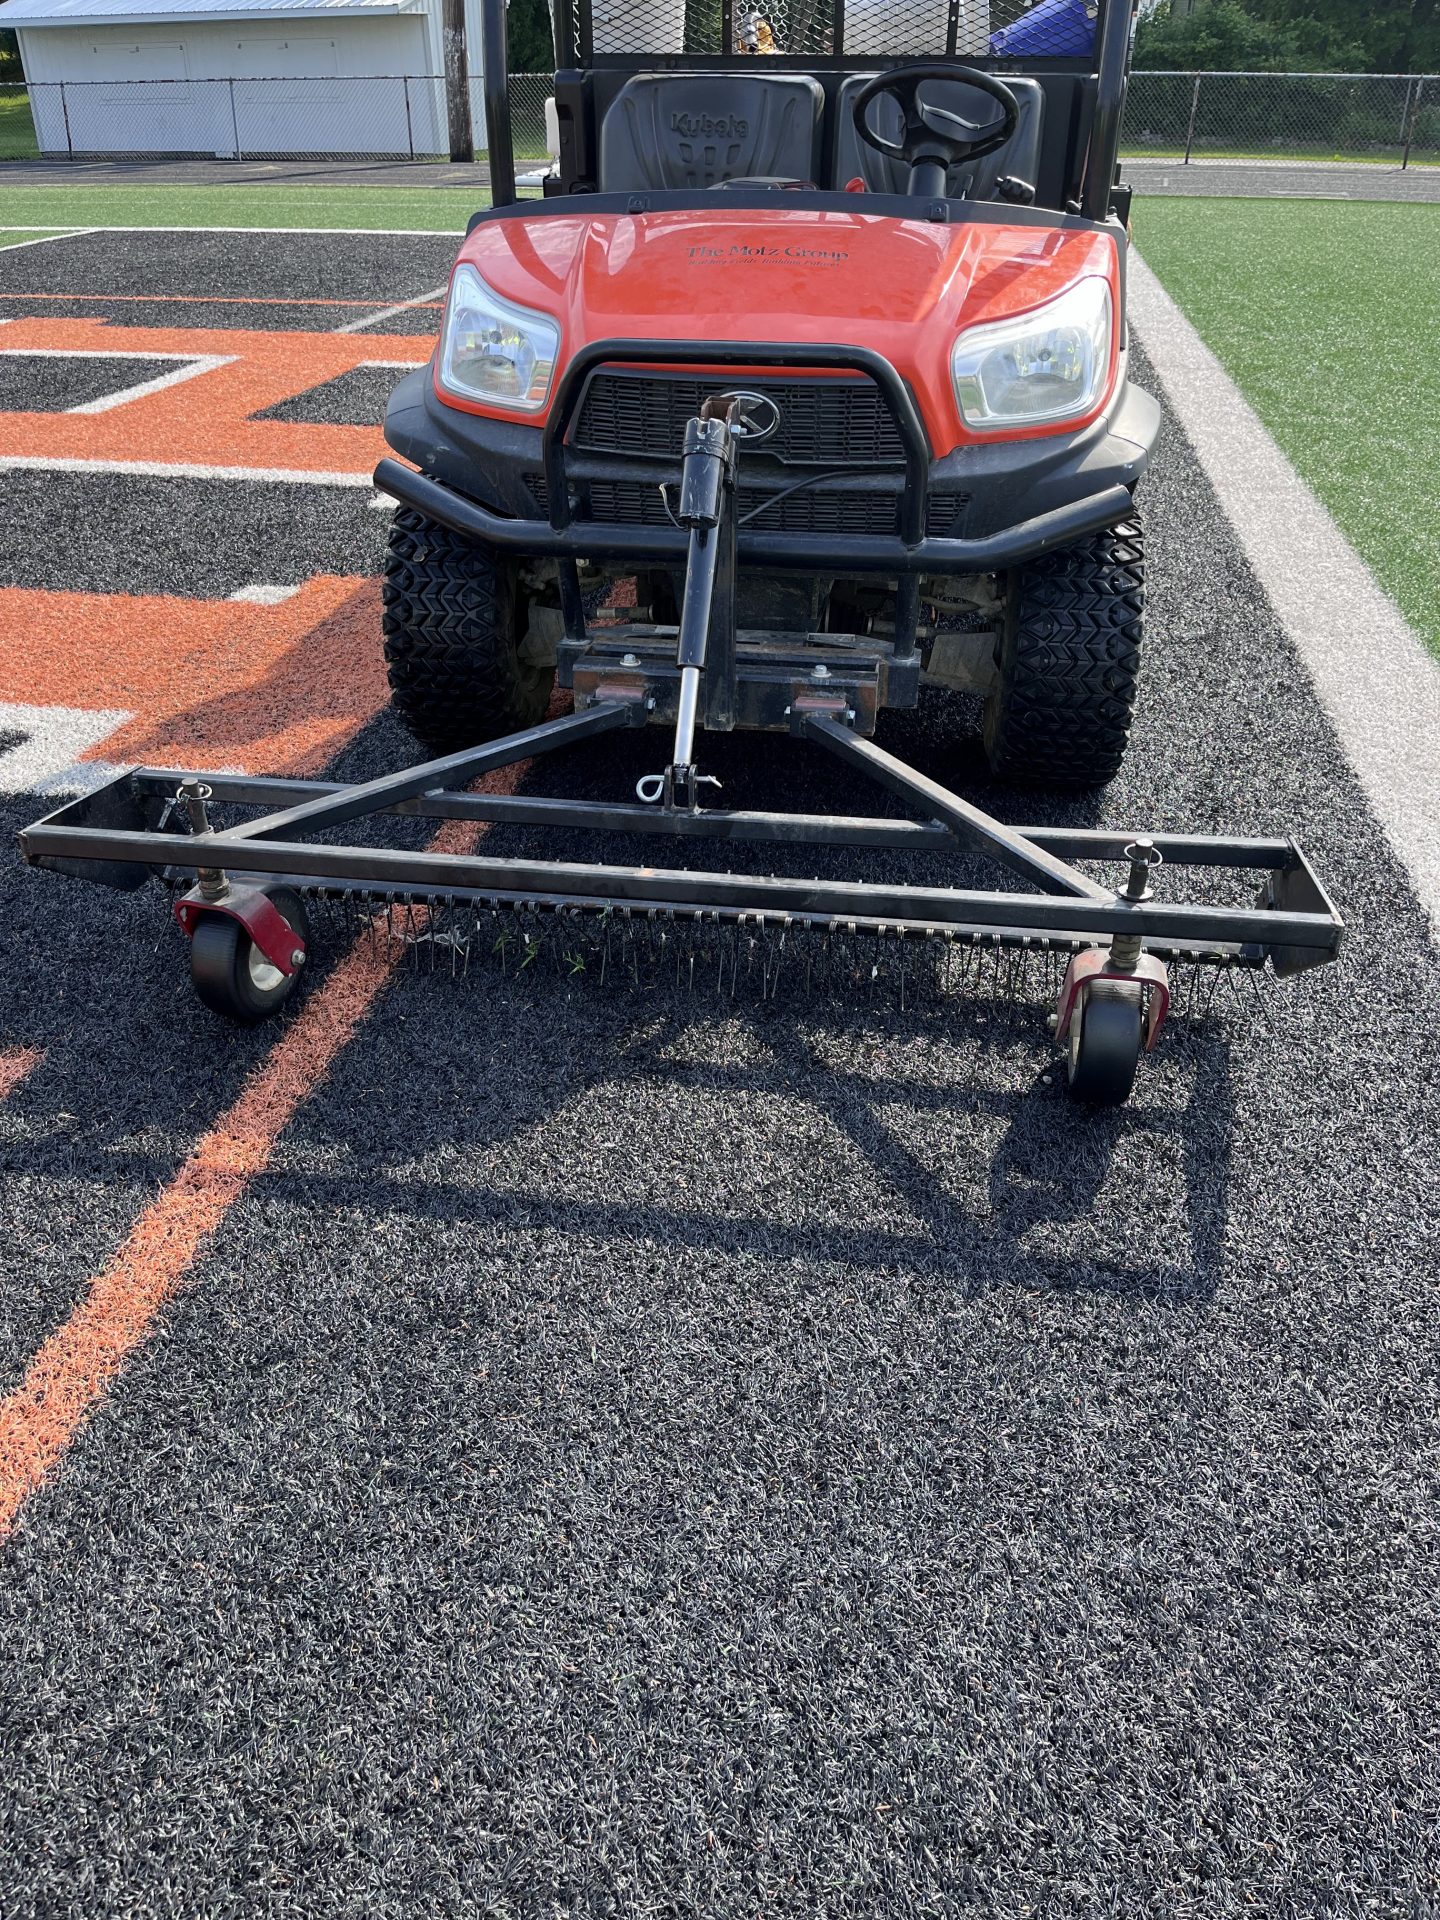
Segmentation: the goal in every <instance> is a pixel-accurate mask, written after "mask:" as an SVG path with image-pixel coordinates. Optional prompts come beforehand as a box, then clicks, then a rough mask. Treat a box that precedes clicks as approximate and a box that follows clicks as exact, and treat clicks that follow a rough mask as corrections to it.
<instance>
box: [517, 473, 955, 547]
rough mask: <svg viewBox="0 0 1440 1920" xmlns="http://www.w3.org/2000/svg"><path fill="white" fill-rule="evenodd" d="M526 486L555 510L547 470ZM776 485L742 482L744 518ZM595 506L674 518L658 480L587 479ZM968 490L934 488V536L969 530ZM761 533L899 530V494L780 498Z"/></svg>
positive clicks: (631, 520)
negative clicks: (750, 484)
mask: <svg viewBox="0 0 1440 1920" xmlns="http://www.w3.org/2000/svg"><path fill="white" fill-rule="evenodd" d="M525 484H526V485H527V487H528V488H529V489H530V492H531V493H532V494H533V495H534V497H535V504H536V506H537V507H538V508H539V510H540V512H541V513H548V511H549V494H548V492H547V490H546V486H545V478H544V475H543V474H539V473H527V474H526V475H525ZM667 491H668V493H669V497H670V505H671V508H672V510H673V508H674V505H675V493H676V482H675V480H674V479H671V480H669V481H668V482H667ZM771 491H773V489H766V488H763V487H745V486H742V487H741V488H740V490H739V493H738V495H737V497H736V502H735V505H736V511H737V512H738V514H739V517H740V518H741V519H742V520H743V519H744V518H745V516H746V514H747V513H753V512H754V510H755V509H756V507H758V506H760V505H761V504H762V502H763V501H764V500H765V499H766V498H767V497H768V496H769V493H770V492H771ZM585 492H586V494H587V495H588V496H589V509H588V511H582V512H581V514H580V516H579V517H580V518H581V519H582V520H592V521H600V522H601V523H603V524H604V525H606V526H621V525H629V526H642V527H664V526H668V525H670V516H669V514H667V513H666V511H665V503H664V501H663V500H662V499H661V497H660V488H659V486H658V485H657V483H656V482H655V481H653V480H590V481H587V482H586V483H585ZM969 500H970V496H969V494H968V493H958V492H954V493H948V492H937V491H932V492H931V494H930V499H929V504H928V510H927V512H926V515H925V531H926V532H927V533H932V534H940V535H944V534H951V535H957V536H958V535H960V534H963V532H964V530H965V529H964V510H965V508H966V506H967V505H968V504H969ZM754 525H755V528H756V530H757V531H761V530H764V531H768V532H771V533H880V534H892V533H894V532H895V530H896V523H895V495H894V493H893V492H889V491H884V492H882V491H879V490H877V491H875V492H873V493H869V492H865V493H861V492H843V493H842V492H839V491H836V490H833V489H831V490H828V491H827V490H824V489H818V490H816V491H814V492H804V493H792V494H789V495H787V496H786V498H785V499H783V500H778V501H776V503H775V505H774V506H773V507H770V508H768V509H767V510H766V511H765V512H764V513H762V514H761V515H760V516H759V518H758V519H757V520H756V521H755V522H754Z"/></svg>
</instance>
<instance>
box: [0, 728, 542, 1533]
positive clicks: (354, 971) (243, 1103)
mask: <svg viewBox="0 0 1440 1920" xmlns="http://www.w3.org/2000/svg"><path fill="white" fill-rule="evenodd" d="M528 766H529V762H528V761H522V762H520V763H519V764H518V765H516V766H513V767H504V768H501V769H500V770H499V771H498V772H497V773H496V774H495V775H494V776H492V777H491V778H490V779H487V780H486V781H485V782H484V783H483V785H484V787H485V790H486V791H487V792H492V793H512V792H514V790H515V788H516V786H517V785H518V784H519V782H520V780H521V779H522V778H523V776H524V774H525V772H526V769H527V767H528ZM487 831H488V828H487V827H486V826H484V825H474V826H472V825H468V824H466V823H463V822H460V821H451V822H447V823H446V825H444V826H442V827H441V829H440V830H439V832H438V833H437V834H436V836H435V838H434V840H433V841H432V843H431V844H432V846H433V848H434V850H435V851H436V852H439V853H465V852H469V851H471V850H473V848H474V847H475V846H476V845H478V843H479V841H480V840H481V839H482V838H483V836H484V834H485V833H486V832H487ZM403 953H404V949H403V947H401V946H400V945H399V944H398V943H393V944H392V943H389V942H387V943H385V944H383V945H380V946H372V942H371V941H370V939H369V938H368V936H365V935H362V936H361V937H360V938H359V939H358V940H357V941H356V942H355V944H354V946H353V947H352V948H351V949H350V951H349V952H348V953H347V954H346V955H345V957H344V958H343V959H342V960H341V961H340V963H339V964H338V966H336V967H335V968H334V969H333V971H332V972H331V973H330V974H329V975H328V976H327V978H326V979H325V981H324V983H323V984H322V985H321V986H320V987H319V988H318V989H317V990H316V992H315V993H313V994H312V995H311V996H310V998H309V999H308V1000H306V1001H305V1002H304V1003H303V1004H302V1006H301V1008H300V1011H299V1013H298V1014H297V1015H296V1017H295V1019H294V1020H293V1021H292V1022H290V1024H288V1025H287V1026H286V1027H284V1028H283V1029H282V1031H281V1034H280V1037H279V1039H278V1040H277V1041H276V1043H275V1046H274V1047H273V1048H272V1049H271V1052H270V1055H269V1058H268V1059H267V1060H266V1061H265V1062H264V1064H263V1065H262V1066H261V1067H259V1068H258V1069H257V1070H256V1072H255V1073H254V1074H252V1075H251V1077H250V1079H249V1080H247V1081H246V1083H245V1085H244V1087H243V1088H242V1089H241V1092H240V1095H239V1098H238V1099H237V1100H236V1101H235V1103H234V1104H233V1105H232V1106H231V1107H230V1109H229V1111H228V1112H227V1113H225V1114H223V1115H222V1116H221V1118H220V1119H219V1120H218V1121H217V1122H216V1123H215V1125H214V1126H213V1127H212V1128H211V1129H210V1131H209V1132H208V1133H207V1134H206V1135H205V1136H204V1138H203V1139H202V1140H201V1141H200V1143H199V1144H198V1146H196V1147H195V1149H194V1151H193V1152H192V1153H191V1154H190V1157H189V1158H188V1159H187V1160H186V1162H185V1164H184V1166H183V1167H182V1168H181V1169H180V1171H179V1173H177V1174H176V1175H175V1177H174V1179H173V1180H171V1181H170V1183H169V1185H168V1186H166V1187H165V1188H163V1189H162V1191H161V1192H160V1194H159V1196H158V1197H157V1198H156V1199H155V1200H154V1201H153V1202H152V1203H151V1205H150V1206H149V1207H147V1208H146V1210H145V1212H144V1213H142V1214H141V1216H140V1218H139V1220H138V1221H137V1222H136V1223H135V1226H134V1228H133V1229H132V1231H131V1233H130V1237H129V1238H128V1240H127V1241H126V1242H125V1245H124V1246H123V1247H122V1248H121V1249H120V1252H119V1253H118V1254H117V1256H116V1257H115V1259H114V1260H113V1261H112V1262H111V1264H110V1265H109V1266H108V1267H106V1268H105V1270H104V1271H103V1272H102V1273H99V1274H97V1275H96V1276H95V1278H94V1279H93V1280H91V1281H90V1283H89V1285H88V1286H87V1288H86V1290H85V1293H84V1296H83V1298H82V1299H81V1300H80V1301H79V1303H78V1304H77V1305H76V1307H75V1308H74V1310H73V1311H72V1313H71V1315H70V1317H69V1319H68V1320H67V1321H66V1322H65V1324H64V1325H63V1326H62V1327H60V1328H58V1329H57V1330H56V1332H54V1333H52V1334H51V1336H50V1338H49V1339H48V1340H47V1341H46V1342H45V1343H44V1345H43V1346H42V1347H41V1348H40V1350H39V1352H38V1353H37V1354H36V1355H35V1357H34V1359H33V1360H32V1361H31V1362H30V1365H29V1367H28V1368H27V1369H26V1372H25V1377H24V1379H23V1380H22V1381H21V1383H20V1385H19V1386H18V1387H17V1388H16V1390H15V1391H14V1392H13V1393H11V1394H9V1395H8V1396H7V1397H6V1398H5V1399H4V1400H3V1401H0V1545H3V1544H4V1542H5V1540H7V1539H8V1538H9V1536H10V1534H11V1533H12V1532H13V1530H14V1527H15V1523H16V1521H17V1520H18V1519H19V1517H20V1513H21V1511H22V1509H23V1508H24V1505H25V1502H26V1501H27V1500H28V1499H29V1498H30V1496H31V1494H32V1493H34V1492H35V1491H36V1490H37V1489H38V1488H39V1487H40V1486H41V1485H42V1484H43V1482H44V1481H45V1479H46V1478H47V1477H48V1475H49V1474H50V1473H51V1471H52V1470H53V1469H54V1467H55V1466H56V1465H57V1464H58V1463H59V1461H60V1459H61V1458H62V1456H63V1455H64V1453H65V1450H66V1448H67V1447H68V1446H69V1445H70V1442H71V1441H72V1440H73V1439H74V1438H75V1435H76V1434H77V1433H78V1432H79V1430H80V1428H81V1426H82V1425H83V1424H84V1422H85V1419H86V1418H87V1416H88V1415H89V1414H90V1412H91V1411H92V1409H93V1408H94V1406H95V1404H96V1402H97V1401H98V1400H100V1399H101V1397H102V1396H103V1395H104V1393H105V1391H106V1389H107V1388H108V1387H109V1386H110V1384H111V1382H112V1381H113V1380H114V1379H115V1377H116V1376H117V1375H118V1374H119V1372H120V1370H121V1368H122V1367H123V1366H124V1365H125V1362H126V1361H127V1360H128V1359H129V1357H130V1355H131V1354H132V1353H134V1351H135V1350H136V1348H137V1347H138V1346H139V1345H140V1344H141V1342H142V1341H143V1340H144V1339H145V1338H146V1336H147V1334H148V1333H149V1331H150V1329H151V1327H152V1326H153V1324H154V1321H155V1316H156V1315H157V1314H158V1313H159V1312H160V1310H161V1308H162V1307H164V1305H165V1304H166V1302H167V1301H168V1300H170V1299H172V1298H173V1296H174V1295H175V1293H176V1291H177V1290H178V1289H179V1287H180V1286H181V1284H182V1283H183V1281H184V1279H185V1276H186V1274H187V1273H188V1272H189V1270H190V1268H191V1267H192V1266H193V1264H194V1262H195V1260H196V1259H197V1258H198V1257H199V1255H200V1254H201V1253H203V1251H204V1249H205V1246H206V1244H207V1243H208V1241H209V1240H210V1238H211V1236H212V1235H213V1234H214V1233H215V1231H216V1229H217V1228H218V1227H219V1226H220V1225H221V1223H222V1222H223V1220H224V1219H225V1216H226V1214H227V1213H229V1211H230V1209H231V1207H233V1206H234V1204H235V1202H236V1201H237V1200H238V1199H239V1198H240V1197H241V1195H242V1194H243V1193H244V1192H245V1190H246V1188H247V1187H248V1186H249V1185H250V1184H251V1182H252V1181H253V1180H256V1179H258V1178H259V1176H260V1175H261V1174H263V1173H264V1171H265V1169H266V1167H267V1166H268V1165H269V1162H270V1156H271V1154H272V1153H273V1151H274V1148H275V1143H276V1141H277V1140H278V1139H279V1138H280V1135H281V1133H282V1132H283V1131H284V1129H285V1128H286V1126H287V1125H288V1124H289V1122H290V1121H291V1119H292V1118H293V1117H294V1114H295V1112H296V1110H297V1108H298V1107H300V1105H301V1104H302V1103H303V1102H304V1101H305V1100H306V1099H307V1098H308V1097H309V1096H310V1095H311V1094H313V1093H314V1092H315V1091H316V1089H317V1088H318V1087H319V1086H320V1085H321V1084H322V1082H323V1081H324V1079H325V1076H326V1074H327V1073H329V1071H330V1068H331V1066H332V1064H333V1063H334V1060H335V1057H336V1055H337V1054H338V1053H339V1052H340V1050H341V1048H342V1047H344V1046H345V1044H346V1043H347V1041H349V1040H350V1038H351V1037H352V1035H353V1034H354V1033H355V1032H356V1030H357V1028H358V1027H359V1026H360V1025H361V1023H362V1021H363V1020H364V1019H365V1016H366V1015H367V1014H368V1013H369V1011H370V1009H371V1007H372V1006H373V1005H374V1002H375V1000H376V998H377V996H378V995H379V993H380V990H381V988H382V987H383V986H384V985H385V983H386V981H387V980H389V978H390V976H391V975H392V974H393V973H394V972H395V970H396V968H397V967H398V966H399V965H400V962H401V959H402V957H403ZM0 1059H3V1056H0Z"/></svg>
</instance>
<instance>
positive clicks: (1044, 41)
mask: <svg viewBox="0 0 1440 1920" xmlns="http://www.w3.org/2000/svg"><path fill="white" fill-rule="evenodd" d="M1094 49H1095V7H1094V5H1093V4H1087V0H1038V5H1036V6H1033V7H1031V9H1030V11H1029V12H1028V13H1022V14H1021V16H1020V18H1019V19H1018V20H1015V21H1012V22H1011V24H1010V25H1009V26H1008V27H1001V29H1000V30H999V32H998V33H992V34H991V36H990V51H991V53H1000V54H1021V53H1044V54H1051V55H1053V56H1054V57H1056V58H1057V59H1058V58H1063V57H1064V56H1066V55H1068V54H1088V53H1093V52H1094Z"/></svg>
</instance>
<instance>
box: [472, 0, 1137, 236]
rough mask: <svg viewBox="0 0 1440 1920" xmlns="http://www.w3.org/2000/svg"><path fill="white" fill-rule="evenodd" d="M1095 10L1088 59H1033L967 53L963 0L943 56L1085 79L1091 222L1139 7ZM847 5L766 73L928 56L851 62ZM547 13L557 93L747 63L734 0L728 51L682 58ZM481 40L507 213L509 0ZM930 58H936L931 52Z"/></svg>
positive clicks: (587, 5) (511, 173)
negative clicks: (600, 43) (603, 46)
mask: <svg viewBox="0 0 1440 1920" xmlns="http://www.w3.org/2000/svg"><path fill="white" fill-rule="evenodd" d="M743 4H744V0H742V5H743ZM1042 4H1043V0H1042ZM1095 4H1096V6H1097V12H1096V18H1095V31H1094V40H1093V48H1092V51H1091V52H1090V53H1089V54H1086V55H1082V56H1079V57H1073V56H1069V55H1066V54H1061V53H1046V52H1045V51H1044V50H1043V45H1042V46H1041V47H1040V48H1039V49H1038V50H1037V51H1036V52H1035V53H1033V54H1031V53H1026V54H1025V55H1024V56H1023V57H1022V56H1020V55H1018V54H1015V53H1012V54H1003V55H1001V54H995V53H993V52H991V53H983V54H982V53H972V52H970V51H968V50H967V49H966V47H965V46H963V45H962V44H961V39H960V34H961V19H962V6H963V0H949V7H948V23H947V30H946V44H945V47H944V50H943V51H944V53H945V56H946V57H947V58H954V59H956V60H957V61H960V62H962V63H963V64H966V65H971V66H977V67H984V68H986V69H988V70H990V71H993V72H997V73H1002V74H1003V73H1026V74H1034V75H1037V76H1039V75H1044V74H1046V73H1063V74H1071V75H1077V76H1081V77H1083V78H1084V79H1085V80H1086V81H1087V82H1088V89H1087V90H1088V94H1089V101H1090V112H1089V115H1088V129H1087V128H1086V127H1085V126H1084V124H1083V123H1082V126H1081V128H1080V129H1079V134H1080V136H1081V137H1083V136H1084V135H1085V133H1086V132H1087V131H1088V139H1087V140H1086V144H1085V150H1084V155H1083V159H1082V158H1081V156H1080V155H1079V154H1076V155H1074V156H1073V158H1074V161H1075V164H1074V165H1072V166H1071V167H1070V169H1069V170H1068V171H1069V177H1070V178H1072V179H1076V180H1078V183H1079V186H1078V193H1077V195H1076V198H1075V199H1074V201H1073V202H1070V203H1067V206H1066V208H1065V209H1064V210H1065V211H1066V212H1070V213H1078V214H1083V215H1084V216H1085V217H1086V218H1087V219H1090V220H1097V221H1103V220H1105V219H1106V218H1108V216H1109V214H1110V212H1111V194H1112V190H1113V188H1114V186H1115V182H1116V176H1117V169H1118V166H1119V158H1120V124H1121V119H1122V116H1123V113H1124V108H1125V86H1126V81H1127V78H1128V74H1129V66H1130V47H1131V40H1132V37H1133V32H1132V30H1133V25H1134V20H1135V13H1136V9H1137V5H1138V0H1095ZM845 6H846V0H831V17H830V25H829V31H828V33H827V34H826V35H825V39H826V41H827V44H826V45H825V46H824V47H822V48H817V49H816V50H815V51H814V52H813V53H768V54H765V55H763V56H760V63H763V67H764V70H765V71H766V72H771V73H786V72H790V73H796V72H799V73H808V74H812V75H814V76H815V78H817V79H819V80H821V81H822V82H825V81H827V80H829V81H838V80H839V79H840V78H843V77H844V76H845V75H846V74H849V73H860V72H875V71H877V70H879V69H883V68H885V67H892V66H902V65H904V64H905V63H906V62H907V61H909V60H914V59H918V58H921V57H922V54H921V53H920V52H918V51H909V52H905V53H896V54H872V53H870V52H863V53H861V52H856V53H853V54H851V55H850V56H849V57H848V58H847V55H846V47H845ZM551 7H552V13H553V19H554V26H555V47H556V81H557V92H558V91H559V87H560V83H561V82H562V81H563V80H567V79H574V80H578V81H582V82H583V80H584V79H585V78H586V76H588V75H591V74H594V73H599V72H609V73H618V74H622V75H624V74H631V73H642V72H651V73H653V72H659V71H665V70H666V69H675V70H684V71H686V72H701V71H707V70H709V71H717V72H718V71H725V70H727V69H728V70H733V69H734V68H735V66H736V64H737V61H741V60H744V59H746V58H747V56H744V55H740V54H737V53H734V52H731V51H728V49H731V48H733V47H734V45H735V39H734V34H735V0H720V43H721V48H722V49H725V51H719V52H716V51H710V50H705V51H696V52H689V51H686V52H676V51H674V50H673V49H672V50H669V51H666V52H656V53H650V52H646V51H645V50H644V49H643V47H641V48H637V49H636V50H634V51H627V52H623V53H617V52H609V51H597V49H596V46H595V33H594V19H593V13H592V5H591V0H551ZM1020 17H1021V20H1024V18H1025V16H1024V15H1023V14H1022V15H1021V16H1020ZM481 43H482V44H481V52H482V60H483V65H484V95H485V117H486V127H487V136H486V139H487V150H488V154H489V161H490V193H491V202H492V204H493V205H494V206H496V207H503V206H508V205H511V204H513V203H514V202H515V200H516V199H517V198H518V195H517V191H516V185H515V143H514V137H513V133H512V129H511V119H510V55H509V36H508V31H507V26H506V0H481ZM748 57H749V58H754V56H748ZM924 57H933V55H931V54H930V53H929V51H928V50H927V52H926V55H925V56H924ZM562 138H563V134H562Z"/></svg>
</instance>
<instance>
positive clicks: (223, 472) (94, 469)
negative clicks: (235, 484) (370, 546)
mask: <svg viewBox="0 0 1440 1920" xmlns="http://www.w3.org/2000/svg"><path fill="white" fill-rule="evenodd" d="M0 473H105V474H120V475H125V474H129V475H132V476H135V477H138V478H141V479H153V480H266V481H276V482H280V483H282V484H284V485H287V486H297V487H371V486H373V485H374V484H375V483H374V479H373V477H372V476H371V475H370V474H369V473H311V472H309V471H308V470H307V469H306V468H304V467H207V466H201V465H199V464H198V463H196V462H193V461H188V460H173V461H172V460H79V459H69V458H66V457H63V456H59V455H53V454H38V453H37V454H30V453H0Z"/></svg>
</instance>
